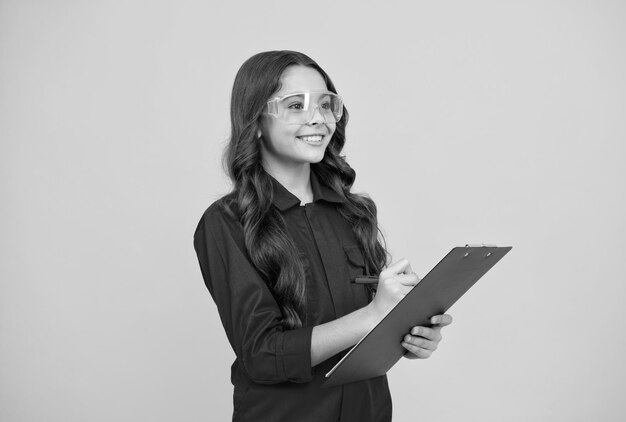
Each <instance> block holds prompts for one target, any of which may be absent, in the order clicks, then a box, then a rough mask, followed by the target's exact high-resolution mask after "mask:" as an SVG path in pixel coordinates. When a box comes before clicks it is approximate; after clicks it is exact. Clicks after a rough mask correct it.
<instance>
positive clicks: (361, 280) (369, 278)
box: [352, 275, 378, 284]
mask: <svg viewBox="0 0 626 422" xmlns="http://www.w3.org/2000/svg"><path fill="white" fill-rule="evenodd" d="M352 282H353V283H355V284H376V283H378V276H377V275H362V276H360V277H357V278H355V279H354V280H352Z"/></svg>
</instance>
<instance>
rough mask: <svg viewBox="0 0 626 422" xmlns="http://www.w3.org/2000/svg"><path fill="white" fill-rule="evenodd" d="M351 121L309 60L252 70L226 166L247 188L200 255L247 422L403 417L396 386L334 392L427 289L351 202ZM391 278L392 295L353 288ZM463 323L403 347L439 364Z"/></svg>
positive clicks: (216, 211)
mask: <svg viewBox="0 0 626 422" xmlns="http://www.w3.org/2000/svg"><path fill="white" fill-rule="evenodd" d="M347 121H348V112H347V110H346V109H345V107H344V106H343V102H342V99H341V97H339V96H338V95H337V90H336V89H335V86H334V85H333V83H332V81H331V80H330V78H329V76H328V75H327V74H326V72H324V70H323V69H322V68H321V67H320V66H319V65H318V64H317V63H315V62H314V61H313V60H311V59H310V58H309V57H307V56H306V55H304V54H301V53H298V52H294V51H270V52H264V53H260V54H257V55H255V56H253V57H251V58H250V59H248V60H247V61H246V62H245V63H244V64H243V65H242V66H241V69H239V72H238V73H237V76H236V78H235V82H234V86H233V91H232V97H231V137H230V142H229V145H228V147H227V150H226V154H225V161H226V163H227V168H228V173H229V176H230V177H231V179H232V180H233V183H234V188H233V191H232V192H231V193H230V194H228V195H226V196H225V197H223V198H221V199H219V200H218V201H216V202H215V203H213V204H212V205H211V206H210V207H209V208H208V209H207V210H206V212H205V213H204V215H203V216H202V218H201V220H200V222H199V224H198V227H197V229H196V232H195V235H194V246H195V249H196V253H197V255H198V259H199V261H200V268H201V270H202V275H203V277H204V281H205V283H206V286H207V288H208V289H209V292H210V293H211V295H212V297H213V299H214V301H215V303H216V305H217V309H218V311H219V315H220V318H221V321H222V324H223V325H224V329H225V331H226V335H227V337H228V340H229V342H230V344H231V346H232V347H233V350H234V351H235V354H236V356H237V357H236V359H235V362H234V363H233V365H232V368H231V381H232V383H233V385H234V399H233V404H234V414H233V420H234V421H255V422H258V421H273V422H276V421H337V420H341V421H360V422H363V421H389V420H391V397H390V393H389V387H388V384H387V377H386V376H381V377H377V378H373V379H368V380H365V381H360V382H355V383H350V384H345V385H342V386H338V387H331V388H320V386H321V383H322V381H323V379H324V374H325V373H327V372H328V371H329V370H330V369H331V368H332V367H333V366H334V365H335V364H336V363H337V362H338V361H339V359H340V358H341V356H342V353H341V352H343V351H345V349H347V348H349V347H351V346H353V345H354V344H356V342H357V341H358V340H359V339H360V338H361V337H363V335H365V334H366V333H367V332H368V331H369V330H370V329H371V328H372V327H374V326H375V325H376V324H377V323H378V321H380V320H381V319H382V318H383V317H384V315H385V314H386V313H387V312H388V311H389V310H390V309H391V308H393V307H394V306H395V305H396V304H397V303H398V302H399V301H400V300H401V299H402V298H403V297H404V295H406V294H407V293H408V292H409V291H410V290H411V288H412V287H413V286H414V285H415V284H416V283H417V282H418V281H419V279H418V277H417V276H416V275H415V274H414V273H413V271H412V270H411V266H410V264H409V262H408V261H407V260H406V259H402V260H400V261H398V262H395V263H393V264H391V265H389V266H387V267H385V265H386V264H387V253H386V251H385V248H384V247H383V245H382V244H381V241H380V239H379V230H378V223H377V220H376V207H375V205H374V203H373V201H372V200H371V199H369V198H368V197H366V196H361V195H357V194H354V193H352V192H350V188H351V187H352V184H353V182H354V179H355V172H354V170H353V169H352V168H351V167H350V166H349V165H348V163H347V162H346V161H345V159H344V157H342V156H341V155H340V153H341V150H342V148H343V146H344V143H345V130H346V124H347ZM366 274H367V275H377V276H378V287H377V289H376V290H374V289H373V288H372V287H371V286H366V285H359V284H354V283H351V282H350V281H351V280H352V279H353V278H355V277H356V276H359V275H366ZM451 321H452V320H451V317H450V316H449V315H436V316H433V318H432V320H431V322H432V324H433V325H432V326H431V327H414V328H413V329H412V330H411V332H410V333H407V335H406V336H405V338H404V342H403V343H402V345H403V346H404V347H405V348H406V349H407V354H406V356H407V357H409V358H427V357H429V356H430V354H431V353H432V352H433V351H434V350H435V349H436V348H437V345H438V344H439V342H440V341H441V335H440V330H441V328H442V327H443V326H446V325H448V324H450V322H451Z"/></svg>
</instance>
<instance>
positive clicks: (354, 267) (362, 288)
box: [343, 245, 374, 309]
mask: <svg viewBox="0 0 626 422" xmlns="http://www.w3.org/2000/svg"><path fill="white" fill-rule="evenodd" d="M343 250H344V252H345V255H346V262H347V266H348V274H349V277H350V280H349V283H350V286H351V290H352V297H353V299H354V305H355V307H356V309H359V308H362V307H363V306H365V305H367V304H368V303H369V302H370V301H371V299H372V297H373V296H372V295H373V291H374V290H373V289H372V286H367V285H365V284H356V283H352V280H354V279H355V278H356V277H359V276H362V275H367V271H366V265H365V257H364V256H363V252H362V251H361V248H359V247H358V246H356V245H354V246H344V247H343Z"/></svg>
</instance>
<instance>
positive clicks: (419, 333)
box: [402, 314, 452, 359]
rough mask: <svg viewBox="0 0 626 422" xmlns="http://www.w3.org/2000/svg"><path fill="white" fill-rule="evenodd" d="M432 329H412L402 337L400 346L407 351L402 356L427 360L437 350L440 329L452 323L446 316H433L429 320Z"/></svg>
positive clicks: (448, 316)
mask: <svg viewBox="0 0 626 422" xmlns="http://www.w3.org/2000/svg"><path fill="white" fill-rule="evenodd" d="M430 323H431V324H432V327H430V328H428V327H413V328H412V329H411V332H410V333H409V334H407V335H405V336H404V339H403V340H404V341H403V342H402V346H403V347H404V348H405V349H406V350H407V351H408V353H405V354H404V357H405V358H408V359H427V358H429V357H430V355H431V354H432V353H433V352H434V351H435V350H437V346H439V342H440V341H441V329H442V328H443V327H445V326H446V325H450V324H451V323H452V317H451V316H450V315H448V314H443V315H435V316H434V317H432V318H431V319H430Z"/></svg>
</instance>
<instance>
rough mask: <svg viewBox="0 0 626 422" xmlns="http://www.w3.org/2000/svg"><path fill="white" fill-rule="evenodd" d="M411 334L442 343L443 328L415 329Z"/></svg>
mask: <svg viewBox="0 0 626 422" xmlns="http://www.w3.org/2000/svg"><path fill="white" fill-rule="evenodd" d="M411 334H412V335H414V336H419V337H423V338H425V339H428V340H431V341H436V342H440V341H441V328H428V327H413V328H412V329H411Z"/></svg>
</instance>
